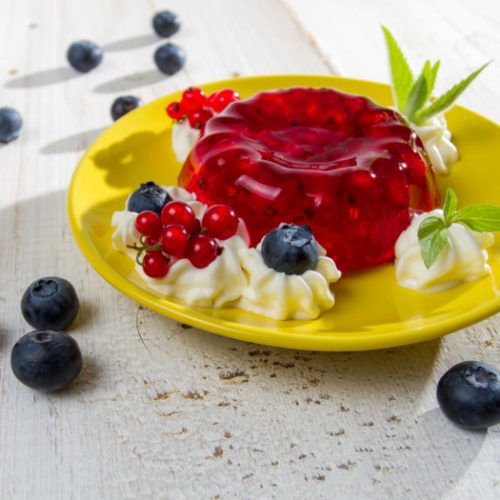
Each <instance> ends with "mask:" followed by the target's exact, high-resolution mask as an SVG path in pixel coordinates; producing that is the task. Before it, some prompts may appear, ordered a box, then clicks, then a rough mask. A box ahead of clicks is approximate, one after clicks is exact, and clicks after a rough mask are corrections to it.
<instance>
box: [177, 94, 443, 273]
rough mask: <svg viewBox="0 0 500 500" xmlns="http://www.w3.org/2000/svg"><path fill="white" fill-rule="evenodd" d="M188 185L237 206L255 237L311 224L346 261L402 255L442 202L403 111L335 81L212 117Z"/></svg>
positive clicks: (187, 170)
mask: <svg viewBox="0 0 500 500" xmlns="http://www.w3.org/2000/svg"><path fill="white" fill-rule="evenodd" d="M179 185H180V186H182V187H184V188H186V189H187V190H189V191H192V192H194V193H196V195H197V196H198V198H199V200H200V201H202V202H203V203H206V204H209V205H212V204H215V203H222V204H228V205H230V206H231V207H232V208H233V209H234V210H235V211H236V213H237V214H238V216H239V217H242V218H243V219H244V220H245V222H246V224H247V225H248V229H249V232H250V236H251V242H252V244H253V245H257V244H258V243H259V241H260V240H261V239H262V237H263V236H264V235H265V234H267V233H268V232H269V231H270V230H272V229H274V228H275V227H277V226H278V225H279V224H280V223H282V222H286V223H294V224H298V225H301V224H309V225H310V227H311V229H312V231H313V234H314V236H315V238H316V240H317V241H318V242H319V243H320V244H321V245H322V246H323V247H325V248H326V250H327V253H328V255H329V256H330V257H332V258H333V259H334V260H335V262H336V263H337V265H338V267H339V268H340V269H341V270H343V271H347V270H352V269H359V268H363V267H367V266H373V265H376V264H380V263H382V262H385V261H388V260H391V259H393V258H394V244H395V242H396V239H397V238H398V236H399V234H400V233H401V231H403V230H404V229H406V227H407V226H408V225H409V223H410V219H411V216H412V214H413V213H415V212H421V211H428V210H432V209H433V208H435V207H437V206H438V205H439V196H438V190H437V187H436V183H435V179H434V175H433V173H432V170H431V168H430V164H429V162H428V159H427V155H426V153H425V150H424V148H423V145H422V143H421V141H420V139H419V138H418V136H417V135H416V134H415V132H414V131H412V130H411V129H410V128H409V127H408V126H407V125H406V124H405V121H404V119H403V118H402V117H401V116H400V115H399V114H398V113H397V112H395V111H393V110H391V109H388V108H383V107H381V106H379V105H377V104H375V103H374V102H372V101H370V100H369V99H367V98H365V97H361V96H355V95H350V94H344V93H342V92H338V91H336V90H332V89H307V88H293V89H287V90H276V91H269V92H261V93H259V94H256V95H255V96H254V97H252V98H250V99H246V100H242V101H237V102H234V103H232V104H231V105H230V106H229V107H228V108H226V109H225V110H224V111H223V112H222V113H220V114H218V115H217V116H215V117H214V118H212V119H211V120H209V121H208V123H207V125H206V127H205V130H204V133H203V137H202V138H201V140H200V141H199V142H198V143H197V144H196V146H195V147H194V148H193V150H192V151H191V154H190V155H189V157H188V158H187V160H186V163H185V164H184V167H183V169H182V171H181V173H180V176H179Z"/></svg>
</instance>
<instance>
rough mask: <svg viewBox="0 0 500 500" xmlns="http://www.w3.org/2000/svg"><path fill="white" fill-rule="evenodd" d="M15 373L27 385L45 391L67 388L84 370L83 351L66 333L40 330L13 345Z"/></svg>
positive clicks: (13, 368)
mask: <svg viewBox="0 0 500 500" xmlns="http://www.w3.org/2000/svg"><path fill="white" fill-rule="evenodd" d="M10 362H11V366H12V371H13V372H14V375H15V376H16V377H17V378H18V379H19V380H20V381H21V382H22V383H23V384H24V385H27V386H28V387H31V388H32V389H37V390H39V391H44V392H53V391H59V390H61V389H64V388H66V387H68V385H69V384H71V382H73V380H75V378H76V377H77V376H78V374H79V373H80V370H81V369H82V353H81V351H80V348H79V347H78V344H77V342H76V340H74V339H73V338H72V337H70V336H69V335H67V334H65V333H61V332H54V331H52V330H37V331H34V332H31V333H27V334H26V335H24V336H23V337H21V338H20V339H19V340H18V342H17V343H16V344H15V345H14V347H13V349H12V354H11V360H10Z"/></svg>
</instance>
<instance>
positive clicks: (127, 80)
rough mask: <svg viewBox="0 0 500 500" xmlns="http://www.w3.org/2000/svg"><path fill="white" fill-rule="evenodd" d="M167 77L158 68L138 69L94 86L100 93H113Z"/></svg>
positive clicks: (144, 85) (95, 90) (156, 81)
mask: <svg viewBox="0 0 500 500" xmlns="http://www.w3.org/2000/svg"><path fill="white" fill-rule="evenodd" d="M165 78H166V75H164V74H163V73H161V72H160V71H159V70H157V69H150V70H147V71H138V72H136V73H131V74H129V75H125V76H121V77H119V78H115V79H113V80H110V81H109V82H104V83H101V84H99V85H98V86H97V87H95V88H94V92H97V93H98V94H113V93H115V92H127V91H129V90H133V89H137V88H140V87H146V86H147V85H151V84H153V83H158V82H161V81H162V80H164V79H165Z"/></svg>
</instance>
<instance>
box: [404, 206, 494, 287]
mask: <svg viewBox="0 0 500 500" xmlns="http://www.w3.org/2000/svg"><path fill="white" fill-rule="evenodd" d="M429 216H437V217H441V218H442V217H443V211H442V210H441V209H437V210H433V211H432V212H427V213H424V214H420V215H417V216H415V217H414V218H413V220H412V222H411V224H410V226H409V227H408V228H407V229H406V230H405V231H403V232H402V233H401V234H400V236H399V238H398V240H397V241H396V247H395V253H396V262H395V266H396V278H397V281H398V283H399V285H401V286H402V287H404V288H409V289H412V290H417V291H419V292H424V293H432V292H440V291H442V290H446V289H448V288H452V287H454V286H457V285H460V284H461V283H464V282H468V281H475V280H477V279H479V278H482V277H483V276H486V275H487V274H490V273H491V269H490V266H489V265H488V252H487V251H486V250H485V249H486V248H488V247H489V246H491V245H492V244H493V242H494V238H493V235H492V234H491V233H479V232H477V231H473V230H471V229H469V228H467V227H465V226H463V225H462V224H456V223H453V224H451V226H450V227H449V228H448V244H447V245H446V247H445V248H444V249H443V250H442V252H441V253H440V254H439V256H438V258H437V260H436V261H435V262H434V264H432V266H431V267H430V268H429V269H427V268H426V267H425V264H424V261H423V259H422V255H421V253H420V245H419V242H418V227H419V226H420V223H421V222H422V221H423V220H424V219H425V218H426V217H429Z"/></svg>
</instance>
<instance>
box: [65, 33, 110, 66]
mask: <svg viewBox="0 0 500 500" xmlns="http://www.w3.org/2000/svg"><path fill="white" fill-rule="evenodd" d="M67 57H68V61H69V63H70V64H71V66H73V68H75V69H76V70H77V71H80V73H88V72H89V71H90V70H92V69H94V68H96V67H97V66H99V64H101V61H102V49H101V47H99V45H97V44H95V43H94V42H90V41H88V40H83V41H81V42H74V43H72V44H71V45H70V47H69V49H68V53H67Z"/></svg>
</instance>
